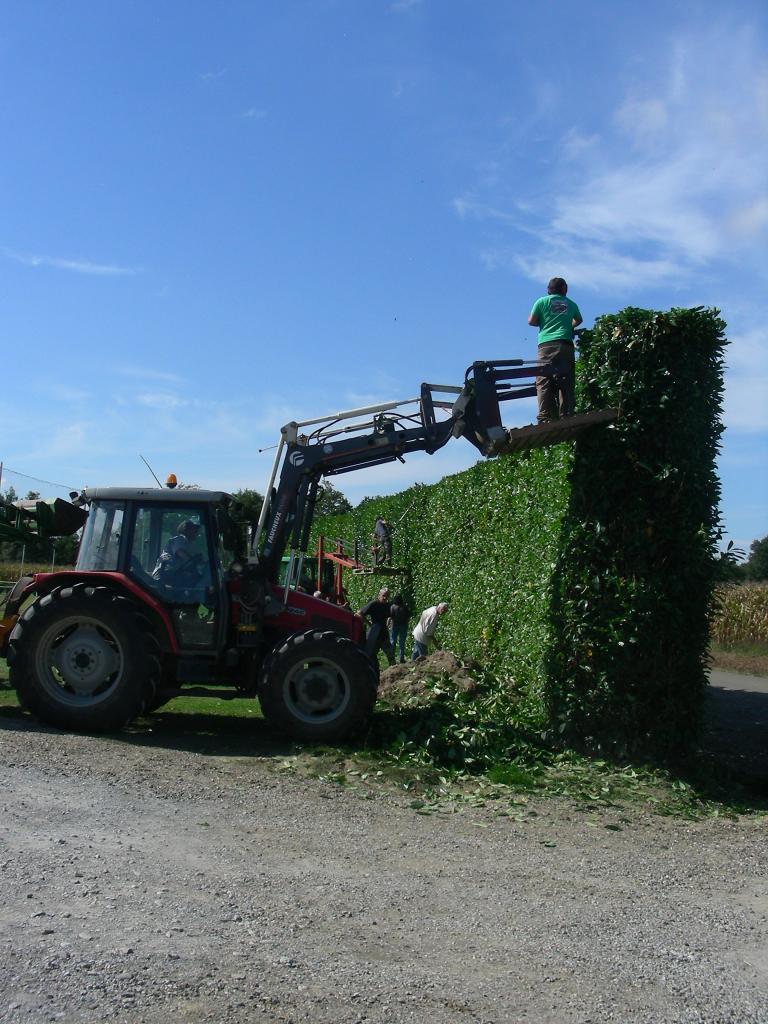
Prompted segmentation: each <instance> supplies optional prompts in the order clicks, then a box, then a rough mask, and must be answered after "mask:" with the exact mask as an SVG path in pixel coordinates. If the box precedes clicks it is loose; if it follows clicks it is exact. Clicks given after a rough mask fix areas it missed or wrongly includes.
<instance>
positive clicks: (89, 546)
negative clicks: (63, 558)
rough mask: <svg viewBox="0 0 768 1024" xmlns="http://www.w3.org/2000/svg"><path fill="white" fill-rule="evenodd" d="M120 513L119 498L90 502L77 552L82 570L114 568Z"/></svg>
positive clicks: (117, 555)
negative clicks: (91, 503) (116, 499)
mask: <svg viewBox="0 0 768 1024" xmlns="http://www.w3.org/2000/svg"><path fill="white" fill-rule="evenodd" d="M124 515H125V505H124V504H123V502H121V501H102V502H99V503H98V504H96V503H94V504H93V505H91V511H90V512H89V514H88V521H87V522H86V524H85V529H84V530H83V539H82V540H81V541H80V550H79V551H78V555H77V568H78V569H80V570H81V571H83V572H114V571H115V570H116V569H117V567H118V559H119V556H120V540H121V538H122V535H123V517H124Z"/></svg>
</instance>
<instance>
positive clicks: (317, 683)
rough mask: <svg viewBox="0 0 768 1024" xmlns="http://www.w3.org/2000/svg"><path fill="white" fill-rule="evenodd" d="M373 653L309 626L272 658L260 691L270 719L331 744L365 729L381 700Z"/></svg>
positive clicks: (278, 725) (277, 649) (278, 648)
mask: <svg viewBox="0 0 768 1024" xmlns="http://www.w3.org/2000/svg"><path fill="white" fill-rule="evenodd" d="M376 686H377V679H376V673H375V671H374V668H373V665H372V663H371V660H370V658H369V657H368V655H367V654H366V653H365V652H364V651H362V650H361V649H360V648H359V647H358V646H357V645H356V644H354V643H353V642H352V641H351V640H349V639H348V638H347V637H345V636H340V635H339V634H338V633H333V632H320V631H318V630H309V631H308V632H306V633H295V634H294V635H293V636H290V637H288V638H287V639H286V640H284V641H282V642H281V643H279V644H278V645H277V646H276V647H275V648H274V649H273V651H272V653H271V654H270V656H269V657H268V658H267V660H266V662H265V664H264V667H263V669H262V673H261V678H260V679H259V687H258V695H259V702H260V704H261V709H262V711H263V712H264V717H265V718H266V719H267V721H268V722H269V723H270V724H272V725H274V726H275V727H276V728H277V729H278V730H279V731H280V732H282V733H284V734H285V735H288V736H290V737H292V738H293V739H298V740H309V741H310V742H317V743H329V742H336V741H337V740H341V739H345V738H347V737H348V736H351V735H353V734H354V733H356V732H359V731H360V730H361V729H363V728H364V727H365V725H367V723H368V719H369V718H370V716H371V712H372V711H373V706H374V704H375V703H376Z"/></svg>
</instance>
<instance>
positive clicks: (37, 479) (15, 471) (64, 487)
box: [3, 466, 80, 491]
mask: <svg viewBox="0 0 768 1024" xmlns="http://www.w3.org/2000/svg"><path fill="white" fill-rule="evenodd" d="M5 473H13V475H14V476H23V477H24V479H25V480H34V481H35V483H38V484H48V486H49V487H60V488H61V489H62V491H79V490H80V488H79V487H68V486H67V484H57V483H54V482H53V480H43V479H42V478H41V477H39V476H30V475H29V473H20V472H19V471H18V469H8V467H7V466H3V474H5Z"/></svg>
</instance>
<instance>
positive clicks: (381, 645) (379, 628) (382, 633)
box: [359, 587, 395, 665]
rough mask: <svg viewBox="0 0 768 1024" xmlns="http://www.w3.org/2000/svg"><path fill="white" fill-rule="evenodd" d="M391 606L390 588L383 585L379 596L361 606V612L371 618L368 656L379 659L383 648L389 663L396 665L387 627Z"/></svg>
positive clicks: (367, 647)
mask: <svg viewBox="0 0 768 1024" xmlns="http://www.w3.org/2000/svg"><path fill="white" fill-rule="evenodd" d="M390 608H391V605H390V601H389V588H388V587H382V588H381V590H380V591H379V594H378V597H376V598H375V599H374V600H373V601H369V602H368V604H367V605H365V607H364V608H361V609H360V613H359V614H360V615H362V616H364V617H365V616H367V617H368V618H369V619H370V620H371V628H370V629H369V630H368V638H367V640H366V642H365V652H366V654H367V655H368V657H369V658H370V659H371V660H372V661H374V662H375V661H376V660H377V659H378V656H379V651H380V650H382V651H384V654H385V655H386V657H387V661H388V662H389V664H390V665H394V663H395V658H394V655H393V653H392V644H391V643H390V642H389V630H388V629H387V621H388V620H389V610H390Z"/></svg>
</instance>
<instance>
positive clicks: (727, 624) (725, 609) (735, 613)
mask: <svg viewBox="0 0 768 1024" xmlns="http://www.w3.org/2000/svg"><path fill="white" fill-rule="evenodd" d="M716 597H717V611H716V613H715V617H714V619H713V621H712V640H713V642H714V643H715V644H717V645H718V646H719V647H725V648H728V647H733V646H735V645H736V644H745V643H763V644H768V584H765V583H729V584H727V585H725V586H722V587H719V588H718V590H717V595H716Z"/></svg>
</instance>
